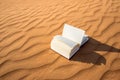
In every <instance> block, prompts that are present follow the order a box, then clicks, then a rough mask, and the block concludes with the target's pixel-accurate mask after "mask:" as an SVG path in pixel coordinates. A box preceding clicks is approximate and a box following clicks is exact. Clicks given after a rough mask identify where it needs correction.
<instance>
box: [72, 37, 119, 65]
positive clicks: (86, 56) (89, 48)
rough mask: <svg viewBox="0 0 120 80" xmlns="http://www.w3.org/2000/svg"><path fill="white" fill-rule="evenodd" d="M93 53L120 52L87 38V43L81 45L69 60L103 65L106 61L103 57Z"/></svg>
mask: <svg viewBox="0 0 120 80" xmlns="http://www.w3.org/2000/svg"><path fill="white" fill-rule="evenodd" d="M95 51H107V52H120V49H117V48H114V47H112V46H109V45H106V44H103V43H101V42H99V41H97V40H95V39H93V38H89V41H88V42H87V43H85V45H83V46H82V47H81V48H80V49H79V50H78V51H77V53H76V54H75V55H74V56H73V57H72V58H71V59H70V60H72V61H79V62H85V63H93V64H96V65H101V64H104V65H105V64H106V59H105V58H104V56H102V55H100V54H98V53H96V52H95Z"/></svg>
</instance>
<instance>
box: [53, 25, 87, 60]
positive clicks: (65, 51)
mask: <svg viewBox="0 0 120 80" xmlns="http://www.w3.org/2000/svg"><path fill="white" fill-rule="evenodd" d="M87 41H88V36H87V35H85V31H84V30H82V29H79V28H76V27H73V26H71V25H68V24H65V25H64V28H63V33H62V35H56V36H54V38H53V39H52V41H51V49H52V50H54V51H56V52H57V53H59V54H60V55H62V56H64V57H66V58H67V59H70V58H71V57H72V56H73V55H74V54H75V53H76V52H77V51H78V50H79V48H80V47H81V46H82V45H83V44H84V43H86V42H87Z"/></svg>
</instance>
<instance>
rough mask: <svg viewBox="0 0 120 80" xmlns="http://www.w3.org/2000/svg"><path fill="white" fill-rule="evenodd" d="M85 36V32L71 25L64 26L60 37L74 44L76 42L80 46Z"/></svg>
mask: <svg viewBox="0 0 120 80" xmlns="http://www.w3.org/2000/svg"><path fill="white" fill-rule="evenodd" d="M84 35H85V31H84V30H82V29H79V28H76V27H73V26H71V25H68V24H65V25H64V28H63V33H62V36H63V37H65V38H67V39H70V40H72V41H74V42H77V43H78V44H80V45H81V43H82V39H83V37H84Z"/></svg>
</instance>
